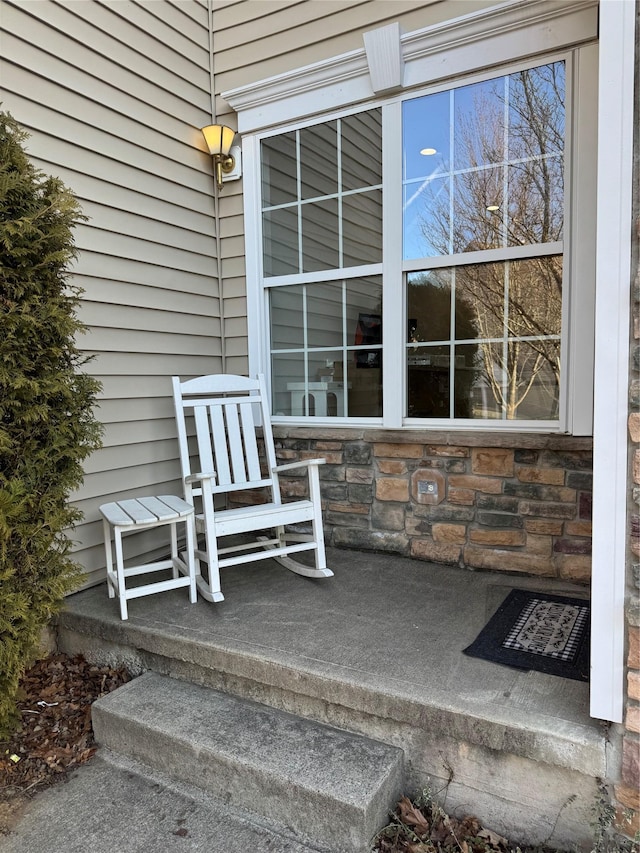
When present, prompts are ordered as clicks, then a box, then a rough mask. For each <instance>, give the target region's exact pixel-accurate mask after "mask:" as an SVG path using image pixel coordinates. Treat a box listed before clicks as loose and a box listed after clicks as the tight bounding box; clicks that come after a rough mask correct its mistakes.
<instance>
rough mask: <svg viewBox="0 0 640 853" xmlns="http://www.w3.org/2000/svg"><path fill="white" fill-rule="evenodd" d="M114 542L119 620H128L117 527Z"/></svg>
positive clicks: (119, 531) (119, 532) (119, 534)
mask: <svg viewBox="0 0 640 853" xmlns="http://www.w3.org/2000/svg"><path fill="white" fill-rule="evenodd" d="M113 535H114V538H115V542H116V569H117V571H118V594H119V597H120V618H121V619H128V618H129V614H128V612H127V588H126V585H125V580H124V556H123V553H122V531H121V530H120V528H119V527H118V526H115V527H114V529H113Z"/></svg>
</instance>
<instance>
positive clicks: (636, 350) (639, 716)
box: [615, 5, 640, 836]
mask: <svg viewBox="0 0 640 853" xmlns="http://www.w3.org/2000/svg"><path fill="white" fill-rule="evenodd" d="M639 34H640V5H637V6H636V74H635V85H636V92H638V91H640V45H639V41H640V36H639ZM639 116H640V107H639V106H638V103H637V98H636V121H635V139H634V143H635V149H634V173H635V174H634V199H633V205H634V219H635V233H634V235H633V237H632V258H631V262H632V269H633V270H635V281H634V283H633V286H632V290H631V319H632V329H631V364H630V376H629V459H630V475H629V525H628V530H629V574H628V578H629V582H628V590H627V600H626V616H627V706H626V714H625V720H624V724H625V725H624V735H623V739H622V779H621V782H620V784H619V785H617V786H616V788H615V795H616V799H617V801H618V805H619V809H618V813H617V818H618V826H619V827H620V828H621V829H622V830H623V832H625V833H626V834H628V835H630V836H633V834H634V833H636V832H640V793H639V792H640V186H639V181H640V128H639V127H638V117H639ZM625 817H626V818H627V819H626V820H625Z"/></svg>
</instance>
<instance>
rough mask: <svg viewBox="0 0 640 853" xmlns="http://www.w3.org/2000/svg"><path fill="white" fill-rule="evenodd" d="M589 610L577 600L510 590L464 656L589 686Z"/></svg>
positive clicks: (587, 606)
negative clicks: (532, 670)
mask: <svg viewBox="0 0 640 853" xmlns="http://www.w3.org/2000/svg"><path fill="white" fill-rule="evenodd" d="M590 610H591V607H590V604H589V602H588V601H585V600H584V599H581V598H567V597H565V596H561V595H547V594H546V593H543V592H531V591H529V590H525V589H512V590H511V592H510V593H509V595H508V596H507V597H506V598H505V600H504V601H503V602H502V604H501V605H500V607H499V608H498V610H497V611H496V612H495V614H494V615H493V616H492V617H491V619H490V620H489V622H487V624H486V625H485V627H484V628H483V629H482V631H481V632H480V633H479V634H478V636H477V638H476V639H475V640H474V642H473V643H471V645H470V646H467V648H466V649H464V650H463V651H464V653H465V654H467V655H471V656H472V657H477V658H483V659H484V660H490V661H493V662H494V663H502V664H505V666H512V667H516V668H517V669H535V670H537V671H539V672H546V673H547V674H549V675H559V676H561V677H562V678H573V679H575V680H576V681H588V680H589V625H590V619H589V617H590Z"/></svg>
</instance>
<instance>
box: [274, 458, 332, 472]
mask: <svg viewBox="0 0 640 853" xmlns="http://www.w3.org/2000/svg"><path fill="white" fill-rule="evenodd" d="M326 461H327V460H326V459H301V460H300V461H299V462H285V464H284V465H276V466H274V467H273V468H272V469H271V470H272V471H273V472H274V473H278V474H279V473H280V471H291V470H292V469H293V468H308V467H309V466H310V465H324V464H325V463H326Z"/></svg>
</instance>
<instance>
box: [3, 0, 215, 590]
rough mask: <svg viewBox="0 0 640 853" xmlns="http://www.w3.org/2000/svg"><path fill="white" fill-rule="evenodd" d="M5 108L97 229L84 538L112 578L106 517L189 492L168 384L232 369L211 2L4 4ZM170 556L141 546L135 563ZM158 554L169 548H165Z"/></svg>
mask: <svg viewBox="0 0 640 853" xmlns="http://www.w3.org/2000/svg"><path fill="white" fill-rule="evenodd" d="M0 28H1V30H2V44H3V58H2V65H1V74H2V87H3V94H2V101H3V109H7V110H9V111H10V112H11V113H12V115H13V116H14V118H16V119H17V121H18V122H19V123H20V124H21V125H22V126H23V127H24V128H25V129H26V130H27V131H28V132H29V133H30V134H31V136H30V138H29V140H28V142H27V148H28V151H29V153H30V155H31V157H32V159H33V161H34V163H35V164H36V165H37V166H38V167H39V168H41V169H43V170H44V171H45V172H47V173H49V174H54V175H59V176H60V177H61V178H62V179H63V180H64V181H65V183H66V184H67V185H68V186H69V187H70V188H71V189H72V190H73V191H74V193H75V194H76V195H77V197H78V198H79V200H80V203H81V205H82V209H83V211H84V213H85V214H86V215H87V216H88V217H89V220H88V222H86V223H83V224H82V225H80V226H78V228H77V229H76V243H77V246H78V248H79V250H80V256H79V259H78V261H77V263H76V265H75V267H74V273H75V276H74V278H75V281H76V282H77V283H78V284H79V285H80V286H81V287H82V288H83V289H84V291H85V293H84V297H83V303H82V306H81V318H82V319H83V321H84V322H85V323H86V324H87V325H88V327H89V331H88V333H87V334H86V335H83V336H81V337H80V339H79V344H80V346H81V347H82V348H83V349H84V350H85V351H86V352H87V354H89V355H92V356H93V360H92V361H91V362H90V363H89V365H88V367H87V369H88V370H89V371H90V372H91V373H92V374H93V375H95V376H97V377H98V378H99V379H100V380H101V382H102V383H103V391H102V394H101V399H100V405H99V408H98V410H97V416H98V418H99V419H100V420H101V421H102V422H103V423H104V426H105V433H104V447H103V449H102V450H100V451H98V452H96V453H95V454H94V455H93V456H92V457H91V458H90V459H89V460H88V461H87V463H86V466H85V470H86V477H85V482H84V485H83V486H82V488H81V489H80V490H79V491H78V493H77V494H76V495H74V501H75V502H76V503H77V505H78V506H79V507H80V509H81V510H82V511H83V512H84V520H83V522H82V523H81V524H80V525H78V527H77V529H76V530H75V531H74V534H73V538H74V539H75V540H76V541H77V543H78V544H77V547H76V556H77V558H78V559H79V561H80V562H81V563H82V564H83V566H84V567H85V570H86V572H87V577H88V580H89V581H91V580H93V579H95V578H96V577H98V576H100V575H101V574H102V570H103V567H104V553H103V547H102V526H101V524H100V522H99V520H98V519H99V514H98V506H99V505H100V504H101V503H104V502H105V501H108V500H112V499H114V498H116V497H117V496H120V495H123V494H126V495H128V496H135V495H142V494H145V493H146V494H149V493H151V494H159V493H162V492H169V491H172V492H178V493H179V492H180V488H181V487H180V484H179V480H178V475H179V470H178V462H177V442H176V438H175V426H174V421H173V413H172V407H171V400H170V393H171V388H170V378H169V377H170V376H171V375H173V374H174V373H177V374H180V375H182V376H193V375H198V374H202V373H209V372H216V371H219V370H220V369H221V356H222V341H221V322H220V304H219V294H218V267H217V262H216V235H215V223H214V218H213V213H214V209H213V194H212V190H213V182H212V168H211V159H210V157H209V156H208V155H207V154H205V153H204V152H203V150H202V149H203V140H202V137H201V134H200V130H199V128H200V127H201V126H203V125H205V124H208V123H209V122H210V120H211V114H210V109H211V101H210V77H209V36H208V16H207V8H206V4H205V3H204V2H199V0H180V2H174V1H171V0H153V2H149V0H142V2H138V0H127V2H119V3H107V2H102V0H92V2H90V3H84V2H57V0H49V2H45V3H42V2H40V3H35V2H28V0H22V2H16V0H3V8H2V16H1V18H0ZM159 545H160V543H159V541H158V540H157V538H156V537H154V536H153V535H152V534H141V535H140V536H137V537H134V538H133V539H132V541H131V543H130V547H131V549H132V550H131V553H132V554H133V553H136V555H139V554H142V553H145V552H154V551H155V550H156V548H157V547H158V546H159ZM161 547H165V545H164V543H163V544H162V546H161Z"/></svg>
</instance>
